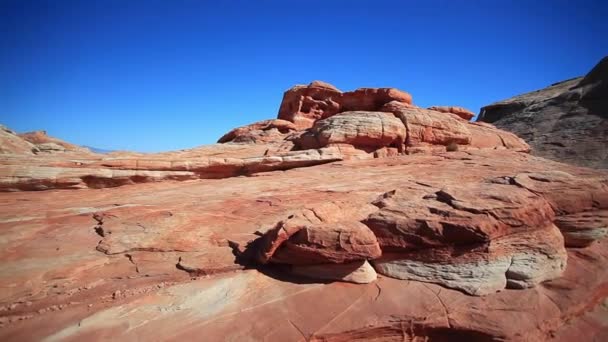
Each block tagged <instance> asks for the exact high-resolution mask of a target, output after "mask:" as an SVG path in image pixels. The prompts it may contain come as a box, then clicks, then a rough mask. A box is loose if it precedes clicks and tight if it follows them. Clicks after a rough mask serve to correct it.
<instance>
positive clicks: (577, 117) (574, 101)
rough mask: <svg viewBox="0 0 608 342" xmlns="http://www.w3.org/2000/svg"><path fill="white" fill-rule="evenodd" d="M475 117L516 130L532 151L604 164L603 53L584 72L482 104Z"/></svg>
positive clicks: (607, 152) (607, 95) (607, 139)
mask: <svg viewBox="0 0 608 342" xmlns="http://www.w3.org/2000/svg"><path fill="white" fill-rule="evenodd" d="M477 121H484V122H490V123H492V124H494V125H496V127H498V128H501V129H504V130H507V131H511V132H513V133H515V134H517V135H518V136H520V137H521V138H523V139H524V140H526V142H528V144H530V146H531V147H532V153H533V154H535V155H538V156H542V157H546V158H550V159H554V160H558V161H562V162H566V163H572V164H576V165H581V166H588V167H595V168H608V148H607V147H608V57H605V58H604V59H602V60H601V61H600V62H599V63H598V64H597V65H596V66H595V67H594V68H593V70H591V71H590V72H589V73H588V74H587V75H586V76H585V77H578V78H574V79H570V80H566V81H563V82H558V83H555V84H552V85H551V86H549V87H548V88H545V89H541V90H536V91H533V92H530V93H527V94H523V95H519V96H515V97H513V98H510V99H507V100H503V101H499V102H496V103H493V104H491V105H488V106H485V107H483V108H482V109H481V113H480V114H479V118H478V119H477Z"/></svg>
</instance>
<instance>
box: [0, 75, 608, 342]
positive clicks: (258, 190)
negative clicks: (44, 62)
mask: <svg viewBox="0 0 608 342" xmlns="http://www.w3.org/2000/svg"><path fill="white" fill-rule="evenodd" d="M294 89H295V90H294ZM290 92H291V93H290ZM303 94H305V95H303ZM323 94H325V95H327V94H330V95H331V99H330V97H323V96H325V95H323ZM336 94H340V95H339V96H338V95H336ZM405 94H406V93H404V92H401V91H399V90H396V89H392V88H380V89H369V88H364V89H359V90H356V91H354V92H350V93H348V92H347V93H342V92H340V91H339V90H337V88H335V87H333V86H331V85H329V84H327V83H323V82H319V81H316V82H313V83H311V84H310V85H309V86H307V87H303V88H302V87H300V88H298V87H296V88H293V89H292V90H290V91H288V93H286V98H285V99H284V103H283V105H282V106H281V108H282V110H283V108H284V107H285V108H288V107H289V106H288V105H286V104H285V101H287V102H289V101H292V100H293V98H292V97H290V96H292V95H293V96H296V95H297V96H303V97H302V98H299V99H300V100H302V101H303V102H302V103H307V106H308V105H310V104H311V103H313V104H314V106H311V107H309V109H310V110H303V109H302V107H298V109H297V110H296V111H292V112H291V113H292V114H294V115H293V116H291V117H281V116H280V119H277V120H269V121H263V122H258V123H254V124H251V125H248V126H245V127H242V128H237V129H235V130H233V131H231V132H229V133H228V134H226V135H225V136H224V137H222V138H221V139H220V141H224V142H225V143H219V144H214V145H210V146H202V147H198V148H193V149H189V150H182V151H173V152H165V153H157V154H141V153H131V152H114V153H110V154H106V155H100V154H96V153H92V152H90V151H88V150H80V149H68V148H66V149H65V150H57V149H50V150H48V152H44V153H43V152H40V151H39V150H35V151H34V150H32V149H31V147H30V146H35V144H33V143H31V142H29V141H26V140H24V139H23V138H20V137H19V136H17V135H15V134H14V133H12V132H10V131H9V130H3V131H2V132H3V133H2V135H1V136H0V138H2V142H3V145H2V146H3V154H2V155H0V189H1V190H3V192H0V262H1V263H0V289H2V291H0V340H2V341H40V340H43V341H80V340H116V339H120V340H193V339H194V340H196V339H201V336H204V338H205V340H209V341H222V340H236V341H264V340H269V341H356V340H376V341H397V340H398V341H402V340H429V341H452V340H467V341H496V340H508V341H546V340H554V341H568V340H569V339H570V338H571V337H572V336H573V335H576V334H577V333H578V332H579V331H582V330H584V331H585V335H584V336H588V337H589V338H591V339H592V338H597V337H600V336H605V335H606V334H607V330H606V329H608V325H606V324H600V323H601V318H602V314H603V313H604V312H605V310H604V307H603V306H602V305H603V304H602V303H604V301H605V298H606V297H607V296H608V269H607V268H606V267H605V265H606V263H607V262H608V241H606V240H604V239H603V238H604V237H605V235H606V233H607V230H608V228H607V227H608V216H607V214H606V213H607V212H608V173H607V172H605V171H602V170H595V169H586V168H581V167H577V166H572V165H568V164H562V163H558V162H554V161H550V160H547V159H543V158H540V157H537V156H533V155H531V154H529V153H528V151H529V146H528V145H527V144H526V143H525V142H523V140H521V139H519V138H518V137H517V136H515V135H514V134H512V133H508V132H504V131H501V130H499V129H497V128H495V127H494V126H492V125H490V124H485V123H469V122H467V121H466V120H465V119H463V118H461V117H460V116H457V115H452V114H453V112H450V113H452V114H450V113H446V112H441V111H437V110H430V109H422V108H418V107H416V106H415V105H413V104H411V96H409V95H407V96H406V95H405ZM287 95H289V96H287ZM313 95H314V96H315V97H314V98H313ZM334 95H335V96H336V97H334ZM307 96H308V97H310V98H307ZM334 99H339V101H336V103H337V104H338V106H337V107H335V106H333V104H332V102H331V101H334ZM345 99H346V100H345ZM311 101H312V102H311ZM315 101H316V102H315ZM284 105H285V106H284ZM289 108H290V107H289ZM328 108H329V109H330V110H329V111H328V110H327V109H328ZM309 114H310V115H309ZM285 119H288V120H285ZM302 122H306V123H307V125H306V127H303V126H302V125H301V123H302ZM19 139H21V140H19ZM48 139H51V138H48ZM4 142H7V143H6V144H5V143H4ZM42 144H44V143H42ZM32 190H43V191H32Z"/></svg>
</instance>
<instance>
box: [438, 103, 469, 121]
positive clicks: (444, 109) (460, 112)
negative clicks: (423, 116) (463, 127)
mask: <svg viewBox="0 0 608 342" xmlns="http://www.w3.org/2000/svg"><path fill="white" fill-rule="evenodd" d="M428 109H430V110H434V111H436V112H441V113H450V114H454V115H456V116H458V117H459V118H462V119H465V120H467V121H469V120H471V119H472V118H473V117H474V116H475V113H473V112H471V111H470V110H468V109H466V108H462V107H454V106H432V107H429V108H428Z"/></svg>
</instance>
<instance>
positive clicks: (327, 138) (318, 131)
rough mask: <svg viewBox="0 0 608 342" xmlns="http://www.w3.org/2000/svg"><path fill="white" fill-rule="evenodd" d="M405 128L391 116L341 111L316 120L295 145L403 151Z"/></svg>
mask: <svg viewBox="0 0 608 342" xmlns="http://www.w3.org/2000/svg"><path fill="white" fill-rule="evenodd" d="M405 137H406V132H405V126H404V125H403V123H402V122H401V120H399V119H398V118H396V117H395V116H394V115H393V114H391V113H382V112H360V111H358V112H343V113H340V114H336V115H334V116H332V117H329V118H327V119H323V120H319V121H317V122H316V123H315V125H314V126H313V127H312V128H311V129H310V131H309V132H307V133H306V134H304V135H302V136H301V137H300V138H299V139H298V140H297V141H296V145H297V146H298V147H299V148H301V149H309V148H320V147H325V146H328V145H330V144H348V145H352V146H354V147H356V148H359V149H363V150H366V151H368V152H371V151H375V150H378V149H380V148H383V147H395V148H397V149H398V150H402V149H403V143H404V141H405Z"/></svg>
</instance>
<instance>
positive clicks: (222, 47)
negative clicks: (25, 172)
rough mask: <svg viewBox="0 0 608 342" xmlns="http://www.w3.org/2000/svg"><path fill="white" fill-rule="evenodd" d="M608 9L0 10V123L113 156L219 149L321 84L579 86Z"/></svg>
mask: <svg viewBox="0 0 608 342" xmlns="http://www.w3.org/2000/svg"><path fill="white" fill-rule="evenodd" d="M607 18H608V4H607V1H602V0H600V1H529V0H520V1H514V0H501V1H491V0H490V1H481V0H478V1H457V0H452V1H383V0H372V1H357V0H323V1H321V0H307V1H286V0H276V1H263V0H260V1H251V0H250V1H245V0H242V1H204V0H200V1H194V0H192V1H185V0H184V1H182V0H173V1H169V0H167V1H152V0H150V1H133V0H131V1H126V0H105V1H93V0H81V1H68V0H54V1H51V0H47V1H44V0H40V1H29V0H0V123H3V124H5V125H7V126H9V127H11V128H13V129H14V130H17V131H19V132H22V131H28V130H36V129H45V130H47V131H48V132H49V134H51V135H54V136H57V137H59V138H62V139H65V140H67V141H70V142H73V143H78V144H82V145H90V146H95V147H99V148H107V149H129V150H136V151H162V150H171V149H180V148H188V147H194V146H197V145H201V144H208V143H213V142H215V141H216V140H217V138H218V137H220V136H221V135H222V134H223V133H225V132H226V131H228V130H230V129H231V128H233V127H236V126H239V125H244V124H247V123H250V122H254V121H258V120H263V119H268V118H274V117H276V114H277V110H278V108H279V104H280V101H281V98H282V94H283V92H284V91H285V90H286V89H288V88H289V87H291V86H292V85H294V84H299V83H308V82H310V81H312V80H315V79H320V80H324V81H327V82H330V83H333V84H334V85H336V86H337V87H338V88H340V89H342V90H351V89H354V88H357V87H362V86H366V87H381V86H392V87H397V88H400V89H403V90H406V91H409V92H410V93H412V95H413V97H414V102H415V103H416V104H418V105H420V106H430V105H460V106H464V107H467V108H469V109H471V110H473V111H475V112H477V111H478V110H479V108H480V107H481V106H483V105H486V104H489V103H491V102H493V101H497V100H500V99H504V98H507V97H510V96H512V95H516V94H519V93H522V92H526V91H530V90H534V89H537V88H541V87H544V86H546V85H548V84H550V83H552V82H556V81H560V80H563V79H567V78H571V77H575V76H578V75H582V74H584V73H586V72H587V71H588V70H590V69H591V67H593V65H594V64H595V63H597V62H598V61H599V60H600V59H601V58H602V57H603V56H605V55H607V54H608V19H607Z"/></svg>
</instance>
